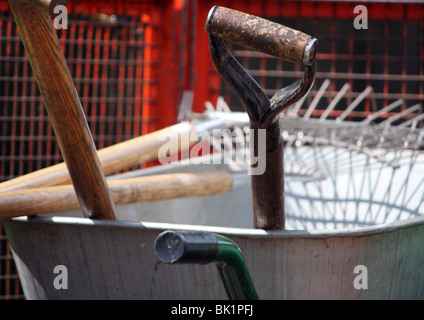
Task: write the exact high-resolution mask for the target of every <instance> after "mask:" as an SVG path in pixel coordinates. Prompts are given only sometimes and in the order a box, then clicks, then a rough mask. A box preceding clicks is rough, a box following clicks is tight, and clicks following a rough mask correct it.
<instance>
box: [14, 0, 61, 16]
mask: <svg viewBox="0 0 424 320" xmlns="http://www.w3.org/2000/svg"><path fill="white" fill-rule="evenodd" d="M21 1H22V2H25V3H26V4H29V5H31V6H33V7H34V8H36V9H37V10H40V11H44V12H46V13H49V14H50V16H52V17H53V16H54V15H55V13H54V8H55V7H56V6H59V5H62V6H67V5H68V0H21Z"/></svg>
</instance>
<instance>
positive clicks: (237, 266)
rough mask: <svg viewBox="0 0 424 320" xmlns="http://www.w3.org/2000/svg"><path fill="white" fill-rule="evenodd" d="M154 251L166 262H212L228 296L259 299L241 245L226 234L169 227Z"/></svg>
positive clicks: (156, 241)
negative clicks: (224, 235) (179, 229)
mask: <svg viewBox="0 0 424 320" xmlns="http://www.w3.org/2000/svg"><path fill="white" fill-rule="evenodd" d="M155 253H156V256H157V257H158V258H159V259H160V260H161V261H162V262H165V263H169V264H174V263H194V264H208V263H211V262H215V264H216V267H217V269H218V272H219V275H220V277H221V280H222V282H223V284H224V287H225V291H226V292H227V295H228V298H229V299H231V300H258V299H259V298H258V294H257V293H256V289H255V286H254V284H253V281H252V278H251V276H250V273H249V270H248V268H247V266H246V262H245V260H244V257H243V254H242V252H241V250H240V248H239V247H238V246H237V245H236V244H235V243H234V242H233V241H232V240H230V239H228V238H226V237H223V236H221V235H217V234H213V233H210V232H206V231H171V230H168V231H164V232H162V233H161V234H160V235H159V236H158V237H157V238H156V240H155Z"/></svg>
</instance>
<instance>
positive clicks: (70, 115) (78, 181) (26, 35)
mask: <svg viewBox="0 0 424 320" xmlns="http://www.w3.org/2000/svg"><path fill="white" fill-rule="evenodd" d="M36 2H37V3H41V1H36ZM9 3H10V7H11V9H12V13H13V16H14V18H15V21H16V24H17V26H18V28H19V33H20V36H21V38H22V42H23V44H24V47H25V49H26V52H27V55H28V58H29V61H30V64H31V67H32V70H33V72H34V75H35V78H36V80H37V84H38V87H39V89H40V92H41V94H42V96H43V100H44V105H45V107H46V109H47V112H48V114H49V118H50V122H51V123H52V127H53V129H54V131H55V135H56V138H57V142H58V144H59V147H60V150H61V152H62V155H63V158H64V160H65V163H66V166H67V168H68V170H69V174H70V176H71V179H72V183H73V185H74V188H75V191H76V194H77V196H78V200H79V202H80V205H81V209H82V211H83V213H84V215H85V216H86V217H90V218H96V219H109V220H114V219H116V217H117V213H116V208H115V205H114V203H113V200H112V197H111V195H110V192H109V188H108V185H107V183H106V179H105V176H104V174H103V171H102V168H101V165H100V161H99V159H98V156H97V151H96V148H95V145H94V142H93V138H92V136H91V133H90V129H89V127H88V124H87V120H86V118H85V115H84V112H83V109H82V106H81V102H80V100H79V97H78V94H77V91H76V89H75V86H74V83H73V81H72V77H71V74H70V72H69V68H68V66H67V63H66V60H65V57H64V55H63V52H62V49H61V46H60V43H59V39H58V37H57V34H56V31H55V30H54V28H53V23H52V21H51V16H50V15H49V13H48V12H46V11H45V10H41V9H39V8H37V6H33V5H31V4H28V3H26V2H24V1H21V0H9ZM44 3H47V2H44Z"/></svg>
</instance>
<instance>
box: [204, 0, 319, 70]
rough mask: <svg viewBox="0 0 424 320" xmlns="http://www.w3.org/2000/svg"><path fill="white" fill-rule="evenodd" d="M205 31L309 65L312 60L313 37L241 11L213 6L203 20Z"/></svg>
mask: <svg viewBox="0 0 424 320" xmlns="http://www.w3.org/2000/svg"><path fill="white" fill-rule="evenodd" d="M205 28H206V31H207V32H208V33H209V34H211V35H214V36H216V37H218V38H221V39H223V40H226V41H229V42H233V43H236V44H240V45H242V46H245V47H248V48H251V49H254V50H257V51H260V52H263V53H267V54H270V55H272V56H275V57H278V58H281V59H284V60H287V61H291V62H294V63H298V64H303V65H305V66H309V65H311V64H312V63H313V60H314V58H315V52H316V46H317V41H316V39H315V38H313V37H311V36H309V35H307V34H305V33H303V32H300V31H297V30H294V29H291V28H288V27H286V26H283V25H281V24H278V23H275V22H272V21H269V20H266V19H263V18H260V17H256V16H253V15H250V14H247V13H244V12H240V11H236V10H232V9H228V8H224V7H219V6H215V7H213V8H212V9H211V10H210V12H209V15H208V18H207V20H206V27H205Z"/></svg>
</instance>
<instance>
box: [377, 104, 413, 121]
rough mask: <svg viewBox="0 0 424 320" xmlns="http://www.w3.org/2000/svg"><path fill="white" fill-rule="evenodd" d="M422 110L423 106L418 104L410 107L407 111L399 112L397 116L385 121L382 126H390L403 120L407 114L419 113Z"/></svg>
mask: <svg viewBox="0 0 424 320" xmlns="http://www.w3.org/2000/svg"><path fill="white" fill-rule="evenodd" d="M420 109H421V105H420V104H416V105H414V106H412V107H409V108H408V109H405V110H404V111H402V112H399V113H398V114H397V115H395V116H393V117H390V118H388V119H386V120H384V121H383V122H382V123H381V124H382V125H390V124H391V123H392V122H395V121H396V120H399V119H401V118H402V117H404V116H406V115H407V114H410V113H413V112H415V111H418V110H420Z"/></svg>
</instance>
